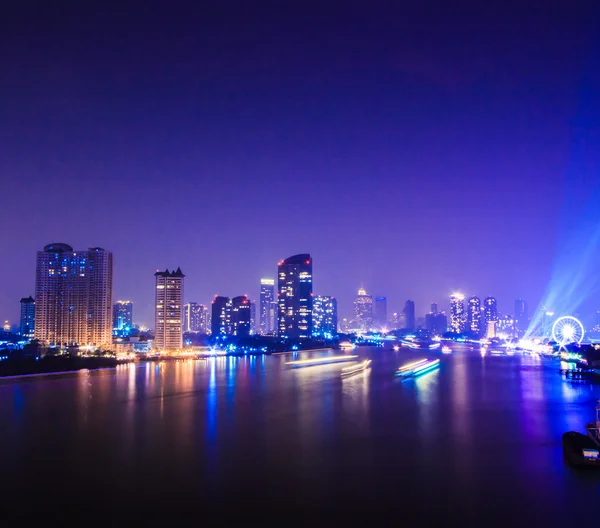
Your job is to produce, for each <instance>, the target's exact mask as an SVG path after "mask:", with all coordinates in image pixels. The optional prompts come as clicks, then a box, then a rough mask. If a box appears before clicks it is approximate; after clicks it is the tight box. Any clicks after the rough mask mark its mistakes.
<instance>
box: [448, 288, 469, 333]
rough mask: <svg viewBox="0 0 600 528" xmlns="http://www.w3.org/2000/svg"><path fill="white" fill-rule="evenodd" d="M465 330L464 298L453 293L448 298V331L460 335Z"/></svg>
mask: <svg viewBox="0 0 600 528" xmlns="http://www.w3.org/2000/svg"><path fill="white" fill-rule="evenodd" d="M464 330H465V296H464V295H462V294H460V293H455V294H453V295H452V296H451V297H450V331H451V332H455V333H457V334H460V333H462V332H464Z"/></svg>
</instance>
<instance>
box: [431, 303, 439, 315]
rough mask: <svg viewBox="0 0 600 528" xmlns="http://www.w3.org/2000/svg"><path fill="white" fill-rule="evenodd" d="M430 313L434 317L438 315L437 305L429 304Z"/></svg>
mask: <svg viewBox="0 0 600 528" xmlns="http://www.w3.org/2000/svg"><path fill="white" fill-rule="evenodd" d="M431 313H432V314H433V315H436V314H437V313H438V305H437V303H431Z"/></svg>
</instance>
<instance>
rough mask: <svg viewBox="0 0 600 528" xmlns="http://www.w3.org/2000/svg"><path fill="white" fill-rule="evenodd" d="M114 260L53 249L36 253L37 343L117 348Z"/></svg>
mask: <svg viewBox="0 0 600 528" xmlns="http://www.w3.org/2000/svg"><path fill="white" fill-rule="evenodd" d="M112 279H113V256H112V253H111V252H109V251H105V250H104V249H102V248H90V249H88V250H86V251H74V250H73V248H72V247H71V246H69V245H67V244H49V245H47V246H46V247H44V249H43V250H42V251H38V252H37V264H36V281H35V282H36V285H35V331H34V335H35V338H36V339H39V340H40V341H41V342H43V343H45V344H50V345H53V346H60V345H80V346H95V347H105V348H110V347H112V313H111V312H112Z"/></svg>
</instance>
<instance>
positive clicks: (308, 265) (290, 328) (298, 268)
mask: <svg viewBox="0 0 600 528" xmlns="http://www.w3.org/2000/svg"><path fill="white" fill-rule="evenodd" d="M277 301H278V305H279V306H278V307H279V310H278V312H279V313H278V324H279V335H280V336H282V337H289V338H291V339H304V338H309V337H311V335H312V301H313V299H312V258H311V257H310V255H309V254H300V255H294V256H293V257H290V258H288V259H286V260H282V261H281V262H279V264H278V293H277Z"/></svg>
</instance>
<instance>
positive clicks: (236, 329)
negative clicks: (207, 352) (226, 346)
mask: <svg viewBox="0 0 600 528" xmlns="http://www.w3.org/2000/svg"><path fill="white" fill-rule="evenodd" d="M229 304H230V308H229V310H230V314H231V315H230V324H229V329H228V333H229V334H231V335H234V336H237V337H248V336H249V335H250V327H251V320H252V314H251V303H250V301H249V300H248V297H246V296H245V295H240V296H238V297H234V298H233V299H231V301H229Z"/></svg>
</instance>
